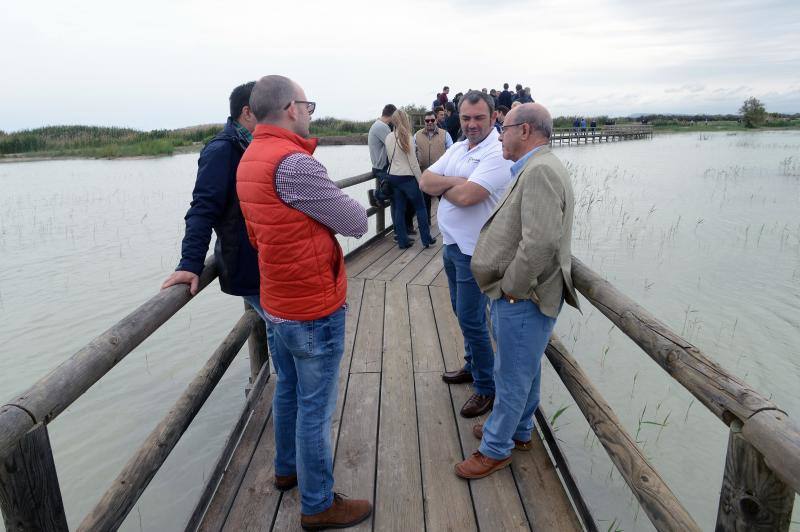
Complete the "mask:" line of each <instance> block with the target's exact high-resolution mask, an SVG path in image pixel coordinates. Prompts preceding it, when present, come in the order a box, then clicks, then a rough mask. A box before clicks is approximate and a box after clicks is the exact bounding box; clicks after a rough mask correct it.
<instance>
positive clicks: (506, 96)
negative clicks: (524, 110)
mask: <svg viewBox="0 0 800 532" xmlns="http://www.w3.org/2000/svg"><path fill="white" fill-rule="evenodd" d="M467 92H472V89H469V90H468V91H467ZM481 92H482V93H484V94H488V95H489V96H490V97H491V99H492V101H493V102H494V108H495V110H496V111H497V121H496V122H495V128H496V129H497V131H498V132H499V131H500V127H501V126H502V125H503V119H504V118H505V115H506V114H508V112H509V111H510V110H511V109H512V108H513V107H516V106H518V105H522V104H523V103H534V102H535V100H534V99H533V96H531V88H530V87H523V86H522V84H520V83H517V85H516V87H515V88H514V91H513V92H512V91H510V90H509V85H508V83H503V90H502V91H498V90H497V89H488V90H487V89H486V87H484V88H482V89H481ZM449 95H450V87H448V86H447V85H445V86H444V88H443V89H442V92H439V93H436V99H435V100H433V102H432V103H431V110H432V111H433V112H434V113H435V115H436V125H437V126H439V128H441V129H444V130H446V131H447V132H448V133H450V137H451V138H453V139H459V138H461V133H462V132H461V121H460V120H459V117H458V109H459V103H460V101H461V98H462V97H463V96H464V93H462V92H459V93H456V95H455V96H453V100H452V101H450V100H449Z"/></svg>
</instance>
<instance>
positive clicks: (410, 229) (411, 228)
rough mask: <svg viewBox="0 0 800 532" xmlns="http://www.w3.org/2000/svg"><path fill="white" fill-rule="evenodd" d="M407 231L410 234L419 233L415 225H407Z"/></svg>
mask: <svg viewBox="0 0 800 532" xmlns="http://www.w3.org/2000/svg"><path fill="white" fill-rule="evenodd" d="M406 233H408V234H409V235H416V234H417V230H416V229H414V228H413V227H407V228H406Z"/></svg>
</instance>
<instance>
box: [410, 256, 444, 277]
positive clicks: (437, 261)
mask: <svg viewBox="0 0 800 532" xmlns="http://www.w3.org/2000/svg"><path fill="white" fill-rule="evenodd" d="M443 254H444V246H441V247H439V249H437V250H436V255H434V257H433V258H432V259H431V260H430V261H428V264H426V265H425V267H424V268H422V270H420V272H419V274H417V276H416V277H414V278H413V279H412V280H411V281H410V282H409V284H419V285H423V286H427V285H429V284H431V283H432V282H433V280H434V279H435V278H436V276H437V275H439V273H441V272H442V271H443V268H444V266H443V265H442V255H443Z"/></svg>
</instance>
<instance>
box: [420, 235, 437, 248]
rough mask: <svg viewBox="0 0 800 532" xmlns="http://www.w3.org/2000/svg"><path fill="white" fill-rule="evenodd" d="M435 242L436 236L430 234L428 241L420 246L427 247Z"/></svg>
mask: <svg viewBox="0 0 800 532" xmlns="http://www.w3.org/2000/svg"><path fill="white" fill-rule="evenodd" d="M435 243H436V237H435V236H432V237H431V240H430V242H428V243H427V244H422V247H425V248H429V247H431V246H432V245H434V244H435Z"/></svg>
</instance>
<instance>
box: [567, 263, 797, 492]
mask: <svg viewBox="0 0 800 532" xmlns="http://www.w3.org/2000/svg"><path fill="white" fill-rule="evenodd" d="M572 276H573V280H574V283H575V288H576V289H577V290H578V291H580V292H581V294H583V295H584V296H585V297H586V298H587V299H588V300H589V301H590V302H591V303H592V305H594V306H595V307H596V308H597V309H598V310H600V312H602V313H603V314H605V315H606V316H607V317H608V318H609V319H610V320H611V321H612V322H613V323H614V324H615V325H617V327H619V329H620V330H621V331H622V332H624V333H625V334H627V335H628V336H629V337H630V338H631V339H632V340H633V341H634V342H636V343H637V344H638V345H639V347H641V348H642V350H644V352H645V353H647V354H648V355H650V357H651V358H652V359H653V360H655V361H656V363H658V364H659V365H660V366H661V367H662V368H663V369H664V370H665V371H667V373H669V374H670V375H671V376H672V377H673V378H674V379H675V380H676V381H678V382H679V383H680V384H682V385H683V386H684V387H685V388H686V389H687V390H688V391H689V392H690V393H691V394H692V395H694V396H695V397H696V398H697V399H698V401H700V402H701V403H702V404H703V405H705V406H706V408H708V409H709V410H710V411H711V412H712V413H713V414H714V415H716V416H717V417H718V418H719V419H721V420H722V421H723V422H724V423H725V424H728V425H729V424H730V423H731V422H732V421H733V420H735V419H738V420H739V421H740V422H742V423H743V424H744V426H745V428H744V429H743V431H742V434H743V435H744V437H745V439H747V440H748V441H749V442H751V443H752V444H753V445H754V446H755V447H756V449H758V450H759V451H760V452H761V453H762V454H763V455H764V458H765V460H766V462H767V463H768V464H771V465H772V466H773V467H775V471H776V473H778V474H779V475H781V478H782V479H783V480H784V481H785V482H786V483H787V484H789V485H790V486H792V488H793V489H794V490H795V491H797V492H800V452H798V451H799V450H800V428H799V427H798V425H797V423H796V422H794V421H793V420H791V419H790V418H789V416H788V415H786V413H785V412H782V411H781V410H780V409H779V408H778V407H777V406H776V405H775V404H774V403H773V402H772V401H770V400H769V399H767V398H766V397H764V396H763V395H761V394H760V393H758V392H757V391H755V390H753V389H752V388H750V387H749V386H748V385H747V384H746V383H745V382H743V381H742V380H740V379H739V378H737V377H735V376H734V375H733V374H731V373H730V372H728V371H727V370H725V369H724V368H723V367H722V366H720V365H719V364H717V363H716V362H714V361H713V360H711V359H709V358H708V357H707V356H705V354H703V352H702V351H700V350H699V349H698V348H697V347H695V346H694V345H692V344H691V343H689V342H688V341H686V340H685V339H683V338H681V337H680V336H679V335H677V334H676V333H675V332H673V331H672V330H670V329H669V328H668V327H667V326H666V325H665V324H664V323H662V322H661V321H659V320H658V319H657V318H656V317H655V316H653V315H652V314H650V313H649V312H648V311H646V310H645V309H644V308H642V307H641V306H640V305H638V304H637V303H636V302H634V301H633V300H632V299H630V298H629V297H627V296H625V295H624V294H622V293H621V292H620V291H619V290H617V289H616V288H615V287H614V286H613V285H612V284H611V283H609V282H608V281H606V280H605V279H603V278H602V277H600V276H599V275H598V274H596V273H595V272H593V271H592V270H590V269H589V268H588V267H587V266H586V265H585V264H583V263H582V262H581V261H580V260H578V259H576V258H575V257H573V258H572ZM787 456H790V457H792V458H790V459H788V460H787Z"/></svg>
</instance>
